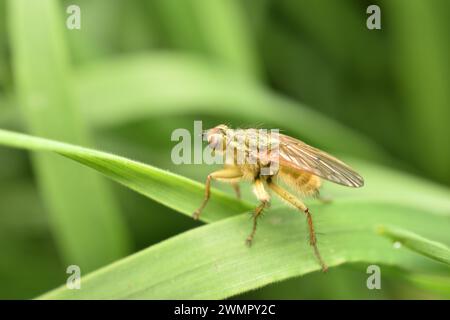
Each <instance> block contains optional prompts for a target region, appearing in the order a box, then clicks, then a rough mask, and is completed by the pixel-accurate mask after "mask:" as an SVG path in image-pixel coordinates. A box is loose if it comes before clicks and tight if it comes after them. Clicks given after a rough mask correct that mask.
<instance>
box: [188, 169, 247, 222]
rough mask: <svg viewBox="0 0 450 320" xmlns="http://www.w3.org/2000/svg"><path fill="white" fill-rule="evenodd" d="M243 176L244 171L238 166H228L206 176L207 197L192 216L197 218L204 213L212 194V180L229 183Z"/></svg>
mask: <svg viewBox="0 0 450 320" xmlns="http://www.w3.org/2000/svg"><path fill="white" fill-rule="evenodd" d="M241 177H242V172H241V170H240V169H239V168H238V167H234V166H233V167H227V168H224V169H222V170H217V171H214V172H212V173H210V174H209V175H208V177H207V178H206V183H205V197H204V199H203V202H202V204H201V206H200V207H199V208H198V209H197V210H195V212H194V213H193V214H192V217H193V218H194V219H195V220H197V219H198V218H200V214H201V213H202V211H203V209H204V208H205V206H206V204H207V203H208V200H209V197H210V194H211V180H212V179H215V180H220V181H224V182H228V183H234V181H235V180H236V179H239V178H241Z"/></svg>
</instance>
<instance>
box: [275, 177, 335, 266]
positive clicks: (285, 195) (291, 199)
mask: <svg viewBox="0 0 450 320" xmlns="http://www.w3.org/2000/svg"><path fill="white" fill-rule="evenodd" d="M268 185H269V187H270V188H271V189H272V190H273V191H274V192H275V193H276V194H277V195H278V196H279V197H280V198H282V199H284V200H286V201H287V202H289V203H290V204H292V205H293V206H294V207H296V208H297V209H299V210H301V211H302V212H304V214H305V215H306V221H307V222H308V230H309V244H310V245H311V246H312V247H313V249H314V254H315V255H316V257H317V260H318V261H319V263H320V266H321V267H322V271H324V272H326V271H327V270H328V267H327V266H326V264H325V262H324V261H323V259H322V256H321V255H320V252H319V248H318V247H317V238H316V233H315V231H314V225H313V220H312V216H311V213H310V212H309V209H308V207H307V206H306V205H305V204H304V203H303V202H301V201H300V200H299V199H298V198H297V197H295V196H294V195H292V194H291V193H289V192H288V191H286V190H284V189H283V188H281V187H280V186H279V185H277V184H275V183H274V182H268Z"/></svg>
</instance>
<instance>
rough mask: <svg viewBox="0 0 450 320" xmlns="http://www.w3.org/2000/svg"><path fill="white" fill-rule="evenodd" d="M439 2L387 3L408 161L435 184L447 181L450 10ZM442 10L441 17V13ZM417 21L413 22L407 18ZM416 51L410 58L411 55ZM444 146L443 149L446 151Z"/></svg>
mask: <svg viewBox="0 0 450 320" xmlns="http://www.w3.org/2000/svg"><path fill="white" fill-rule="evenodd" d="M444 3H445V2H440V1H408V0H397V1H387V2H386V9H389V11H390V12H389V13H388V14H387V15H386V16H387V17H389V18H390V21H389V23H390V26H391V28H390V30H391V32H392V40H391V41H392V44H393V47H392V55H393V58H394V59H393V61H392V64H393V66H395V69H394V71H395V72H396V75H397V82H398V87H399V89H400V90H402V92H401V98H402V100H403V102H404V103H403V114H404V115H405V117H404V120H405V122H406V124H407V132H406V134H407V135H408V136H410V139H408V141H410V143H409V149H408V150H409V152H410V156H409V158H410V159H411V161H413V162H415V163H416V164H417V165H419V166H420V167H421V169H422V170H423V171H424V172H427V173H428V174H429V175H430V176H432V177H433V178H435V179H436V180H438V181H442V182H444V183H447V184H448V183H450V166H449V163H450V148H448V137H449V136H450V129H449V125H448V119H450V108H449V101H450V90H449V89H448V84H449V83H450V69H449V68H448V55H449V54H448V52H449V51H448V50H449V47H448V44H449V41H448V39H449V34H448V28H447V27H446V22H445V20H448V12H449V11H448V7H447V8H445V7H442V5H443V4H444ZM440 8H442V9H444V10H443V12H445V14H444V15H440V12H439V10H440ZM412 19H414V20H415V21H420V23H411V20H412ZM412 52H414V54H411V53H412ZM446 146H447V147H446Z"/></svg>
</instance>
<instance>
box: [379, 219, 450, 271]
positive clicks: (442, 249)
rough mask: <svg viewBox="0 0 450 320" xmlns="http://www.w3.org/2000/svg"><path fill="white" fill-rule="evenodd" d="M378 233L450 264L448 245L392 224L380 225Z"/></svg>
mask: <svg viewBox="0 0 450 320" xmlns="http://www.w3.org/2000/svg"><path fill="white" fill-rule="evenodd" d="M377 231H378V233H380V234H381V235H383V236H386V237H388V238H390V239H392V240H394V241H396V242H399V243H400V244H401V245H402V246H405V247H407V248H409V249H411V250H413V251H416V252H418V253H420V254H423V255H425V256H427V257H429V258H431V259H434V260H436V261H440V262H443V263H446V264H448V265H450V249H449V247H447V246H446V245H444V244H442V243H439V242H436V241H432V240H429V239H426V238H424V237H422V236H419V235H417V234H414V233H412V232H409V231H407V230H403V229H401V228H397V227H391V226H379V227H378V228H377Z"/></svg>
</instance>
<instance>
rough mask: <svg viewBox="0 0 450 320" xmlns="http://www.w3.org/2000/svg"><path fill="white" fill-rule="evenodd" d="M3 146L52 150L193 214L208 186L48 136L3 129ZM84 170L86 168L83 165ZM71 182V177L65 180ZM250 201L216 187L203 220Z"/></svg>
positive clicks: (240, 209)
mask: <svg viewBox="0 0 450 320" xmlns="http://www.w3.org/2000/svg"><path fill="white" fill-rule="evenodd" d="M0 145H5V146H9V147H14V148H20V149H27V150H36V151H39V150H41V151H52V152H56V153H58V154H60V155H63V156H65V157H67V158H70V159H73V160H75V161H77V162H80V163H82V164H84V165H86V166H88V167H91V168H93V169H95V170H97V171H99V172H101V173H103V174H104V175H106V176H107V177H108V178H110V179H112V180H114V181H116V182H119V183H121V184H123V185H125V186H127V187H128V188H130V189H132V190H134V191H137V192H139V193H141V194H143V195H145V196H147V197H149V198H151V199H153V200H155V201H158V202H160V203H162V204H164V205H166V206H168V207H170V208H172V209H174V210H176V211H178V212H181V213H184V214H187V215H191V214H192V213H193V212H194V211H195V209H197V208H198V206H199V204H200V203H201V199H202V198H203V195H204V187H203V185H202V184H201V183H198V182H195V181H192V180H190V179H187V178H184V177H181V176H178V175H176V174H173V173H170V172H168V171H164V170H161V169H158V168H155V167H152V166H149V165H146V164H143V163H140V162H137V161H132V160H129V159H126V158H123V157H119V156H116V155H113V154H110V153H105V152H100V151H95V150H92V149H87V148H82V147H77V146H74V145H70V144H66V143H61V142H56V141H52V140H48V139H42V138H37V137H32V136H29V135H25V134H20V133H14V132H10V131H6V130H1V129H0ZM80 170H85V169H83V168H81V169H80ZM63 181H64V183H68V181H67V180H63ZM250 208H251V206H250V204H248V203H244V202H241V201H239V200H237V199H234V198H232V197H230V196H228V195H226V194H224V193H222V192H218V191H217V192H216V191H214V190H213V196H212V199H211V201H210V203H209V204H208V206H207V207H206V208H205V210H204V214H202V217H201V218H202V220H203V221H208V222H210V221H214V220H219V219H223V218H225V217H228V216H230V215H232V214H237V213H242V212H244V211H246V210H249V209H250Z"/></svg>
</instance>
